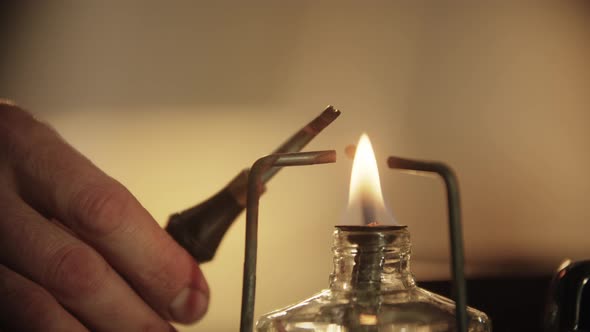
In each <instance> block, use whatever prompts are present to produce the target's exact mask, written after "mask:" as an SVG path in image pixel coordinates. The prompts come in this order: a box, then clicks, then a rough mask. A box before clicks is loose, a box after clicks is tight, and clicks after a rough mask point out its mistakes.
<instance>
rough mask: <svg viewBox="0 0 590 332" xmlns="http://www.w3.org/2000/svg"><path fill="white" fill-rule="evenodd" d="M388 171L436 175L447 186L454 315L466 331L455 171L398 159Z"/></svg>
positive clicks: (392, 160) (436, 164) (393, 159)
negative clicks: (391, 169) (396, 170)
mask: <svg viewBox="0 0 590 332" xmlns="http://www.w3.org/2000/svg"><path fill="white" fill-rule="evenodd" d="M387 165H388V166H389V168H395V169H401V170H408V171H417V172H427V173H436V174H438V175H440V177H441V178H442V179H443V180H444V182H445V188H446V191H447V206H448V214H449V236H450V241H451V265H452V274H453V288H454V289H453V293H454V297H455V314H456V318H457V328H458V331H461V332H466V331H467V286H466V284H465V272H464V264H465V262H464V254H463V252H464V251H463V231H462V229H461V207H460V200H459V183H458V181H457V177H456V176H455V173H454V172H453V170H452V169H451V168H450V167H449V166H447V165H446V164H444V163H441V162H437V161H422V160H415V159H406V158H399V157H389V158H388V159H387Z"/></svg>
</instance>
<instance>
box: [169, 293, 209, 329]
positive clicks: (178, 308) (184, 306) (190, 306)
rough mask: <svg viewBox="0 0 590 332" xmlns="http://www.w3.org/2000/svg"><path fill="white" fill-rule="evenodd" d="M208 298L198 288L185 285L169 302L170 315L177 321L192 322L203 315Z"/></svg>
mask: <svg viewBox="0 0 590 332" xmlns="http://www.w3.org/2000/svg"><path fill="white" fill-rule="evenodd" d="M208 305H209V298H208V296H207V295H206V294H204V293H203V292H202V291H200V290H199V289H195V288H191V287H187V288H185V289H183V290H182V291H180V293H178V295H176V297H175V298H174V300H172V303H170V315H172V318H173V319H174V320H175V321H177V322H179V323H192V322H194V321H196V320H198V319H199V318H201V317H203V315H205V312H207V307H208Z"/></svg>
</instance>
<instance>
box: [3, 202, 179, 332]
mask: <svg viewBox="0 0 590 332" xmlns="http://www.w3.org/2000/svg"><path fill="white" fill-rule="evenodd" d="M2 201H3V202H8V203H10V207H8V208H4V209H3V214H2V215H1V216H0V243H3V248H2V249H3V250H2V251H0V260H1V261H2V262H5V265H6V266H8V267H10V268H11V269H13V270H14V271H18V272H19V273H20V274H22V275H23V276H26V277H27V278H29V279H30V280H31V281H34V282H35V283H36V284H38V285H39V286H41V287H43V288H44V289H46V290H47V291H48V292H49V293H51V294H52V295H53V296H54V297H55V298H56V299H57V301H58V302H59V303H61V304H62V305H63V306H64V307H65V308H67V309H68V310H69V311H70V312H72V313H73V314H74V315H75V316H76V317H77V318H78V319H79V320H80V321H81V322H82V323H83V324H84V325H85V326H87V327H89V328H90V329H92V330H96V331H144V330H154V331H167V330H170V328H171V327H170V325H169V324H168V323H166V322H165V321H164V320H162V319H161V318H160V317H159V316H158V315H157V314H156V313H155V312H154V311H153V310H152V309H151V308H150V307H149V306H148V305H147V304H145V303H144V302H143V301H142V300H141V298H140V297H139V296H138V295H137V294H136V293H135V292H134V291H133V290H132V289H131V288H130V287H129V286H128V285H127V284H126V283H125V281H124V280H123V279H122V278H121V277H120V276H119V275H117V273H116V272H115V271H114V270H113V269H112V268H111V267H110V266H109V265H108V264H107V263H106V262H105V261H104V259H103V258H102V257H101V256H100V255H99V254H98V253H96V252H95V251H94V250H93V249H92V248H91V247H89V246H87V245H85V244H84V243H82V242H81V241H79V240H78V239H76V238H75V237H73V236H71V235H70V234H68V233H67V232H65V231H63V230H62V229H61V228H59V227H57V226H56V225H54V224H53V223H51V222H49V221H47V220H44V219H43V218H42V217H41V216H40V215H39V214H37V213H36V212H35V211H34V210H32V209H30V207H28V206H27V205H26V204H25V203H24V202H22V201H19V200H18V198H14V199H11V198H10V197H6V196H5V197H2ZM3 302H5V301H4V300H3Z"/></svg>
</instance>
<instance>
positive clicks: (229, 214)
mask: <svg viewBox="0 0 590 332" xmlns="http://www.w3.org/2000/svg"><path fill="white" fill-rule="evenodd" d="M243 210H244V207H243V206H242V205H240V204H239V203H238V202H237V200H236V199H235V198H234V196H233V195H232V193H231V192H230V191H229V190H228V189H225V188H224V189H223V190H222V191H220V192H218V193H217V194H215V195H214V196H213V197H211V198H209V199H208V200H206V201H204V202H203V203H201V204H199V205H197V206H195V207H193V208H191V209H189V210H186V211H183V212H181V213H177V214H174V215H172V216H171V217H170V220H169V222H168V226H166V230H167V231H168V233H170V235H172V237H173V238H174V239H175V240H176V241H177V242H178V243H179V244H180V245H181V246H183V247H184V248H185V249H186V250H187V251H188V252H189V253H190V254H191V255H192V256H193V257H194V258H195V259H196V260H197V261H198V262H200V263H204V262H208V261H210V260H211V259H213V256H215V252H216V251H217V247H219V244H220V243H221V239H222V238H223V236H224V235H225V233H226V232H227V230H228V229H229V226H231V224H232V223H233V222H234V220H235V219H236V218H237V217H238V215H239V214H240V213H241V212H242V211H243Z"/></svg>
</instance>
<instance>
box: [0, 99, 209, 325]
mask: <svg viewBox="0 0 590 332" xmlns="http://www.w3.org/2000/svg"><path fill="white" fill-rule="evenodd" d="M0 211H1V213H0V330H1V331H89V330H91V331H170V330H174V329H173V327H172V325H170V323H169V321H176V322H181V323H191V322H194V321H196V320H198V319H200V318H201V317H202V316H203V315H204V314H205V312H206V311H207V305H208V302H209V287H208V286H207V283H206V281H205V279H204V277H203V274H202V273H201V270H200V269H199V267H198V264H197V262H195V261H194V260H193V259H192V257H191V256H190V255H189V254H188V253H187V252H186V251H185V250H184V249H182V248H181V247H180V246H179V245H178V244H177V243H176V242H174V240H173V239H172V238H171V237H170V236H169V235H168V234H167V233H166V232H165V231H164V230H162V228H161V227H159V225H158V224H157V223H156V221H155V220H154V219H153V218H152V216H151V215H150V214H149V213H148V212H147V211H146V210H145V209H144V208H143V207H142V206H141V204H140V203H139V202H138V201H137V200H136V199H135V197H133V195H132V194H131V193H130V192H129V191H128V190H127V189H126V188H125V187H124V186H123V185H121V184H120V183H119V182H117V181H116V180H114V179H112V178H111V177H109V176H108V175H106V174H105V173H103V172H102V171H101V170H99V169H98V168H97V167H96V166H94V165H93V164H92V163H91V162H90V161H89V160H88V159H86V158H85V157H84V156H83V155H82V154H80V153H79V152H78V151H76V150H75V149H74V148H72V147H71V146H70V145H68V144H67V143H66V142H65V141H64V140H63V139H62V138H61V137H60V136H59V135H58V134H57V133H56V132H55V131H54V130H53V129H51V128H50V127H49V126H48V125H46V124H43V123H42V122H40V121H38V120H36V119H35V118H34V117H33V116H31V115H30V114H29V113H27V112H26V111H23V110H22V109H20V108H18V107H16V106H14V105H11V104H9V103H6V102H0Z"/></svg>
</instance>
